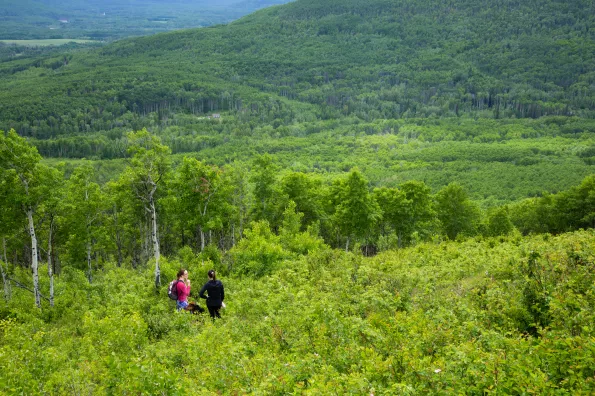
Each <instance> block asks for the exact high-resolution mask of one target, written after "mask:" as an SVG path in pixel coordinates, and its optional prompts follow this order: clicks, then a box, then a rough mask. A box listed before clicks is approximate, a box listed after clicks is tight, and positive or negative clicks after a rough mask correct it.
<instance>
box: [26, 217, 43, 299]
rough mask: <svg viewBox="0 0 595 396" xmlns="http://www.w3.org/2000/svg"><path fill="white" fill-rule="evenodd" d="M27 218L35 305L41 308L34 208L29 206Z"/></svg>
mask: <svg viewBox="0 0 595 396" xmlns="http://www.w3.org/2000/svg"><path fill="white" fill-rule="evenodd" d="M27 219H28V220H29V235H30V236H31V269H32V270H33V294H35V305H36V306H37V308H41V296H40V294H39V274H38V272H37V271H38V267H39V265H38V261H37V237H36V236H35V226H34V224H33V208H32V207H30V206H29V207H28V208H27Z"/></svg>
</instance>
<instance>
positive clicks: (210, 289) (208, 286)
mask: <svg viewBox="0 0 595 396" xmlns="http://www.w3.org/2000/svg"><path fill="white" fill-rule="evenodd" d="M205 292H207V294H208V297H207V296H205ZM198 295H199V296H200V298H204V299H206V300H207V306H208V307H220V306H221V303H222V302H223V300H224V299H225V291H224V290H223V283H221V281H220V280H210V281H208V282H207V283H205V285H204V286H203V287H202V289H200V293H199V294H198Z"/></svg>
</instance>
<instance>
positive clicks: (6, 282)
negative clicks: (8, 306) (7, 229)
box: [0, 237, 10, 301]
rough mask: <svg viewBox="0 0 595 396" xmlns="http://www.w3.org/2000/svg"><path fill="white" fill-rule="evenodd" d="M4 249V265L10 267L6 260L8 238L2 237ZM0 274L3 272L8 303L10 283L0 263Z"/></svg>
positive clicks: (5, 295) (5, 296)
mask: <svg viewBox="0 0 595 396" xmlns="http://www.w3.org/2000/svg"><path fill="white" fill-rule="evenodd" d="M2 247H3V249H4V264H6V265H7V266H8V261H7V260H6V237H2ZM0 272H2V284H3V285H4V298H5V299H6V300H7V301H8V300H9V299H10V281H9V280H8V277H7V276H6V272H4V265H3V264H2V263H0Z"/></svg>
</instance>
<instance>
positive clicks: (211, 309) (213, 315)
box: [207, 306, 221, 319]
mask: <svg viewBox="0 0 595 396" xmlns="http://www.w3.org/2000/svg"><path fill="white" fill-rule="evenodd" d="M207 308H209V314H211V318H213V319H215V318H216V317H217V318H219V319H221V315H219V310H220V309H221V306H218V307H210V306H207Z"/></svg>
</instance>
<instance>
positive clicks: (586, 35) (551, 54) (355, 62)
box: [0, 0, 595, 138]
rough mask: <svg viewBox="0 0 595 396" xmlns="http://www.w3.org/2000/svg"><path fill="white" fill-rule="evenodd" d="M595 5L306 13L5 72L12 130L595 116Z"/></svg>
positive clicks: (381, 3) (123, 44) (378, 5)
mask: <svg viewBox="0 0 595 396" xmlns="http://www.w3.org/2000/svg"><path fill="white" fill-rule="evenodd" d="M592 7H593V4H592V2H591V1H590V0H579V1H573V2H565V1H553V0H535V1H529V2H517V1H513V0H502V1H497V2H494V1H484V0H464V1H456V2H454V1H453V2H445V1H438V0H432V1H424V2H422V1H418V0H404V1H394V0H390V1H388V0H373V1H357V0H347V1H343V0H341V1H339V0H337V1H325V2H318V1H313V0H300V1H297V2H294V3H290V4H287V5H285V6H283V7H273V8H270V9H265V10H262V11H260V12H256V13H254V14H252V15H250V16H248V17H245V18H242V19H241V20H239V21H236V22H234V23H231V24H229V25H226V26H218V27H214V28H208V29H198V30H186V31H180V32H174V33H169V34H163V35H157V36H151V37H146V38H141V39H134V40H122V41H120V42H117V43H114V44H113V45H110V46H108V47H105V48H103V49H100V50H95V51H89V52H85V53H81V54H75V55H72V56H68V57H52V58H48V59H40V60H37V61H34V62H29V63H26V64H22V63H20V62H18V61H16V63H13V62H8V63H4V64H3V65H2V68H1V69H0V73H1V74H2V75H3V78H2V82H1V85H0V87H1V88H2V90H3V91H4V92H6V95H4V96H3V98H2V101H1V102H0V106H1V109H2V120H1V122H2V127H3V129H5V130H7V129H8V128H10V127H14V128H15V129H16V130H17V131H18V132H19V133H21V134H23V135H26V136H38V137H42V138H50V137H55V136H57V135H60V134H73V133H84V132H88V131H100V130H109V129H111V128H112V127H114V126H118V125H122V124H124V125H128V124H127V123H129V122H130V117H132V116H134V115H147V114H149V113H155V115H156V116H157V117H159V118H160V119H162V118H166V117H171V115H172V114H174V113H176V114H177V113H179V112H187V113H190V114H204V113H208V112H212V111H217V112H220V111H225V112H231V113H234V114H247V115H251V116H253V117H254V118H256V119H258V118H262V117H268V118H272V119H277V120H278V122H279V123H283V124H285V125H287V124H292V123H295V122H300V121H303V120H307V119H309V117H312V116H318V117H321V118H338V117H341V116H345V115H353V116H357V117H358V118H362V119H375V118H401V117H410V116H424V117H448V116H461V115H466V114H473V115H476V116H483V117H494V118H501V117H513V116H514V117H517V118H518V117H521V118H522V117H539V116H543V115H576V116H585V117H592V116H593V110H592V109H593V105H594V98H593V92H594V90H593V83H594V80H593V78H594V76H595V74H594V73H595V70H594V67H595V66H593V65H594V64H595V63H594V62H593V58H594V53H595V43H594V41H593V35H594V34H595V33H594V30H593V24H594V18H595V17H594V16H593V15H595V12H593V9H592Z"/></svg>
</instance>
